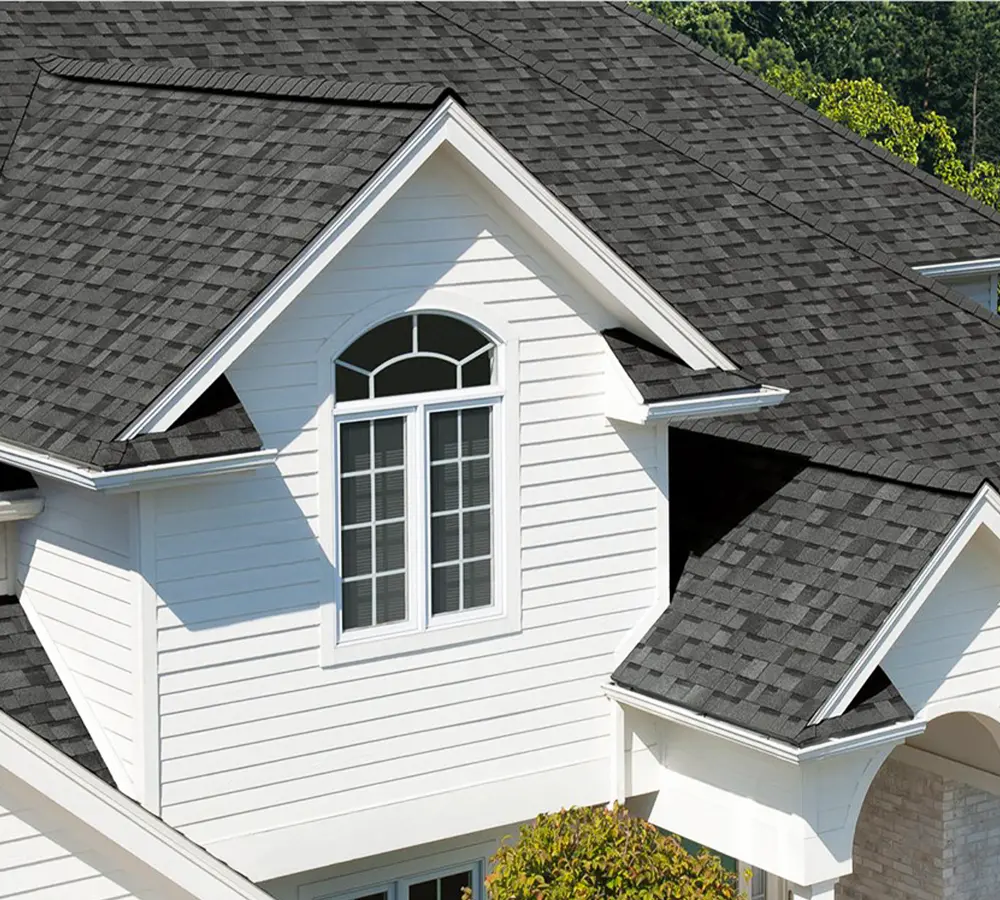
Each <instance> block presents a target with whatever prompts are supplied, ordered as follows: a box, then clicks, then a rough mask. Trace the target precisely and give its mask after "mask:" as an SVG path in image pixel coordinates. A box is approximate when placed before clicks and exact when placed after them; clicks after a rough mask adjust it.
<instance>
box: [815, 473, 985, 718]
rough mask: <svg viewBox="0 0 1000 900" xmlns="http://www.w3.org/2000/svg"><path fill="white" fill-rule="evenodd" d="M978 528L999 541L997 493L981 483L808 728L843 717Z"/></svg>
mask: <svg viewBox="0 0 1000 900" xmlns="http://www.w3.org/2000/svg"><path fill="white" fill-rule="evenodd" d="M981 526H985V527H986V528H988V529H989V530H990V531H991V532H993V534H994V535H996V537H998V538H1000V493H997V491H996V490H995V489H994V488H993V487H991V486H990V485H989V484H984V485H983V486H982V487H981V488H980V489H979V491H978V493H977V494H976V496H975V497H974V498H973V499H972V501H971V502H970V503H969V506H968V507H967V508H966V510H965V512H964V513H962V516H961V518H960V519H959V520H958V522H957V523H956V524H955V526H954V527H953V528H952V530H951V531H950V532H949V534H948V536H947V537H946V538H945V539H944V540H943V541H942V542H941V544H940V546H939V547H938V548H937V550H936V551H935V552H934V555H933V556H932V557H931V558H930V560H929V561H928V563H927V564H926V565H925V566H924V568H923V569H922V570H921V572H920V574H919V575H917V577H916V578H915V579H914V581H913V583H912V584H911V585H910V587H909V589H908V590H907V592H906V593H905V594H904V595H903V599H902V600H900V601H899V603H897V604H896V606H895V608H894V609H893V610H892V612H890V613H889V616H888V617H887V618H886V620H885V622H883V623H882V627H881V628H879V630H878V631H877V632H876V633H875V636H874V637H873V638H872V639H871V640H870V641H869V642H868V644H867V646H866V647H865V648H864V650H862V651H861V655H860V656H859V657H858V658H857V660H855V662H854V665H852V666H851V668H850V669H849V670H848V672H847V674H846V675H845V676H844V678H843V679H842V680H841V682H840V683H839V684H838V685H837V687H836V688H834V690H833V691H832V693H831V694H830V696H829V697H828V698H827V699H826V701H825V702H824V703H823V705H822V706H820V708H819V710H818V711H817V712H816V715H814V716H813V717H812V719H810V721H809V724H810V725H814V724H816V723H817V722H822V721H824V720H825V719H832V718H834V717H836V716H839V715H841V714H843V712H844V711H845V710H846V709H847V707H848V706H849V705H850V703H851V701H852V700H853V699H854V698H855V697H856V696H857V694H858V692H859V691H860V690H861V688H862V687H863V686H864V684H865V682H866V681H867V680H868V679H869V677H871V674H872V672H874V671H875V668H876V666H878V665H879V664H880V663H881V662H882V660H883V659H884V658H885V655H886V654H887V653H888V652H889V650H890V648H891V647H892V645H893V644H894V643H895V642H896V641H897V639H898V638H899V636H900V635H901V634H902V633H903V630H904V629H905V628H906V626H907V625H909V624H910V622H911V621H912V620H913V617H914V616H915V615H916V614H917V613H918V612H919V611H920V608H921V607H922V606H923V605H924V603H925V602H926V600H927V598H928V597H929V596H930V594H931V591H933V590H934V588H935V587H937V585H938V583H939V582H940V581H941V579H942V578H943V577H944V575H945V573H946V572H947V571H948V569H950V568H951V566H952V564H953V563H954V562H955V560H956V559H957V557H958V555H959V553H961V552H962V550H963V549H964V548H965V545H966V544H968V543H969V541H970V540H971V539H972V536H973V535H974V534H975V533H976V531H977V530H978V529H979V528H980V527H981Z"/></svg>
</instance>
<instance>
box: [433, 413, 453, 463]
mask: <svg viewBox="0 0 1000 900" xmlns="http://www.w3.org/2000/svg"><path fill="white" fill-rule="evenodd" d="M456 456H458V413H457V412H443V413H432V414H431V459H434V460H438V459H454V458H455V457H456Z"/></svg>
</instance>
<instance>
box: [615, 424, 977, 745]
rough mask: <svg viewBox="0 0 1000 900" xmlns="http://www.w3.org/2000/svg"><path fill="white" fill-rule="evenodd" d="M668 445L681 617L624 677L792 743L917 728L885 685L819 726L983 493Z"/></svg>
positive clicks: (723, 446)
mask: <svg viewBox="0 0 1000 900" xmlns="http://www.w3.org/2000/svg"><path fill="white" fill-rule="evenodd" d="M670 434H671V438H670V475H671V478H670V483H671V497H670V539H671V551H670V555H671V559H670V572H671V580H672V581H673V582H674V586H673V592H672V595H671V601H670V606H669V607H668V608H667V610H666V611H665V612H664V613H663V615H662V616H660V618H659V620H658V621H657V623H656V624H655V625H654V626H653V628H652V629H651V630H650V631H649V633H648V634H646V636H645V637H644V638H643V639H642V640H641V641H640V642H639V644H638V645H637V646H636V648H635V649H634V650H633V651H632V652H631V653H630V654H629V656H628V657H627V658H626V659H625V660H624V662H622V664H621V665H620V666H619V667H618V669H617V670H616V671H615V673H614V675H613V678H614V680H615V681H616V682H617V683H619V684H622V685H624V686H626V687H629V688H631V689H633V690H636V691H639V692H640V693H644V694H649V695H651V696H655V697H659V698H662V699H664V700H667V701H669V702H671V703H675V704H677V705H679V706H683V707H686V708H688V709H692V710H695V711H697V712H700V713H703V714H705V715H709V716H712V717H714V718H717V719H721V720H723V721H726V722H731V723H733V724H735V725H741V726H743V727H746V728H749V729H751V730H753V731H756V732H759V733H761V734H765V735H768V736H770V737H773V738H776V739H778V740H782V741H785V742H787V743H790V744H802V743H806V742H810V741H813V740H818V739H821V738H823V737H829V736H832V735H833V734H839V733H842V731H844V730H851V729H852V728H857V727H872V726H873V724H886V723H887V721H897V720H899V719H901V718H907V717H908V716H909V710H908V709H907V708H906V705H905V703H903V702H902V699H901V698H900V697H899V696H898V694H896V693H895V689H894V688H893V689H890V688H889V687H886V688H885V689H884V691H883V692H882V693H881V694H879V695H877V696H876V697H875V698H874V699H872V698H869V701H868V704H867V705H864V704H862V706H861V707H859V709H858V710H856V711H854V712H853V715H852V714H851V713H848V714H845V716H844V717H842V718H843V719H844V722H841V723H835V722H828V723H824V726H823V727H821V728H820V729H807V728H806V726H807V723H808V721H809V719H810V718H811V717H812V716H813V715H814V714H815V713H816V711H817V710H818V709H819V707H820V705H821V704H822V702H823V700H825V698H826V697H827V696H829V693H830V691H831V690H832V689H833V688H834V687H835V686H836V685H837V684H838V683H839V682H840V681H841V680H842V679H843V677H844V676H845V675H846V673H847V671H848V669H849V668H850V666H851V664H852V663H853V662H854V660H855V659H856V658H857V656H858V654H859V653H860V651H861V649H862V648H863V647H864V646H865V645H866V644H867V643H868V641H869V640H870V639H871V638H872V636H873V635H874V634H875V632H876V631H877V629H878V628H879V626H880V625H881V624H882V622H884V621H885V618H886V616H887V615H888V614H889V612H890V611H891V610H892V608H893V607H894V606H895V604H896V603H897V602H898V601H899V599H900V598H901V597H902V596H903V594H904V592H905V591H906V589H907V587H908V586H909V585H910V583H911V582H912V581H913V579H914V577H915V576H916V575H917V573H918V572H919V571H920V570H921V568H922V567H923V566H924V565H925V564H926V563H927V562H928V560H929V559H930V558H931V556H932V555H933V553H934V551H935V549H936V548H937V546H938V544H939V543H940V541H941V540H942V538H943V537H944V536H945V535H946V534H947V533H948V531H949V530H950V529H951V528H952V527H953V526H954V524H955V523H956V522H957V521H958V519H959V517H960V516H961V514H962V512H963V511H964V510H965V508H966V507H967V506H968V503H969V500H970V499H971V495H970V494H963V493H946V492H941V491H936V490H932V489H927V488H921V487H916V486H913V485H909V484H903V483H898V482H893V481H888V480H883V479H879V478H874V477H870V476H861V475H855V474H852V473H845V472H843V471H839V470H836V469H831V468H827V467H824V466H818V465H816V464H814V463H813V462H812V461H811V460H809V459H808V458H807V457H803V456H798V455H794V454H787V453H781V452H778V451H774V450H766V449H762V448H757V447H752V446H749V445H746V444H741V443H737V442H735V441H729V440H725V439H720V438H716V437H711V436H706V435H701V434H698V433H695V432H688V431H685V430H683V429H671V432H670Z"/></svg>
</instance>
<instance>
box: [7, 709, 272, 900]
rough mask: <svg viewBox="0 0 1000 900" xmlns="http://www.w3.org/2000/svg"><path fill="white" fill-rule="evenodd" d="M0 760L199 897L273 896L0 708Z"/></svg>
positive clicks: (253, 899)
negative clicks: (0, 711) (2, 711)
mask: <svg viewBox="0 0 1000 900" xmlns="http://www.w3.org/2000/svg"><path fill="white" fill-rule="evenodd" d="M0 765H2V767H3V768H4V769H6V770H7V771H9V772H10V773H11V774H12V775H14V776H15V777H16V778H18V779H20V780H21V781H22V782H24V783H25V784H27V785H28V786H29V787H31V788H32V789H33V790H36V791H38V792H39V793H41V794H42V795H44V796H45V797H48V798H49V799H50V800H52V801H53V802H54V803H56V804H58V805H59V806H60V807H62V808H63V809H64V810H66V812H68V813H69V814H70V815H72V816H74V817H75V818H77V819H79V820H81V821H82V822H84V823H85V824H86V825H88V826H89V827H91V828H93V829H94V830H95V831H97V832H99V833H100V834H101V835H103V836H104V837H105V838H107V839H108V840H110V841H111V842H113V843H114V844H116V845H117V846H119V847H121V848H122V849H123V850H124V851H125V852H127V853H129V854H130V855H131V856H133V857H135V858H136V859H138V860H141V861H142V862H143V863H145V864H146V865H148V866H149V867H151V868H152V869H154V870H155V871H157V872H159V873H160V874H161V875H163V877H164V878H166V879H167V880H169V881H171V882H172V883H174V884H176V885H177V886H178V887H179V888H181V889H182V890H184V891H186V892H187V893H189V894H191V895H192V896H194V897H197V898H198V900H271V898H270V895H268V894H266V893H264V891H262V890H261V889H260V888H258V887H257V886H256V885H254V884H252V883H251V882H250V881H248V880H247V879H246V878H244V877H243V876H242V875H240V874H239V873H237V872H235V871H234V870H233V869H230V868H229V867H228V866H226V865H225V864H224V863H222V862H220V861H219V860H217V859H216V858H215V857H214V856H212V855H211V854H210V853H208V851H206V850H204V849H202V848H201V847H199V846H198V845H197V844H195V843H194V842H192V841H191V840H189V839H188V838H186V837H184V835H182V834H181V833H180V832H178V831H176V830H175V829H173V828H171V827H170V826H169V825H167V824H165V823H164V822H163V821H161V820H160V819H158V818H157V817H156V816H154V815H152V814H151V813H149V812H147V811H146V810H144V809H143V808H142V807H141V806H139V804H137V803H135V802H134V801H132V800H130V799H129V798H128V797H126V796H125V795H124V794H122V793H121V792H120V791H117V790H116V789H115V788H113V787H111V786H110V785H108V784H105V783H104V782H103V781H101V779H99V778H98V777H97V776H96V775H94V774H93V773H92V772H89V771H87V770H86V769H84V768H83V767H82V766H80V765H79V764H78V763H76V762H74V761H73V760H72V759H70V758H69V757H68V756H66V755H65V754H64V753H62V752H61V751H59V750H57V749H56V748H55V747H53V746H52V745H51V744H49V743H47V742H46V741H43V740H42V739H41V738H40V737H38V736H37V735H35V734H34V733H33V732H31V731H29V730H28V729H27V728H25V727H24V726H23V725H21V724H20V723H18V722H16V721H14V719H12V718H11V717H10V716H9V715H7V714H6V713H0Z"/></svg>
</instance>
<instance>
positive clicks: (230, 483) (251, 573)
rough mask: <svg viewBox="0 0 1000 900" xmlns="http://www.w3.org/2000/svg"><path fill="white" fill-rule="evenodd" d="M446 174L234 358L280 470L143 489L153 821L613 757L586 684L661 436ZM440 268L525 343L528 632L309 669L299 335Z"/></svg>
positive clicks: (308, 507) (306, 807) (327, 811)
mask: <svg viewBox="0 0 1000 900" xmlns="http://www.w3.org/2000/svg"><path fill="white" fill-rule="evenodd" d="M425 176H426V177H425ZM456 183H457V182H456V181H455V179H454V178H453V177H450V176H449V175H448V174H447V173H446V174H445V175H442V173H441V172H440V171H438V172H435V171H433V170H431V172H430V173H425V175H421V176H418V178H417V179H415V180H414V182H411V184H410V185H409V186H408V187H407V189H406V190H405V193H404V194H403V195H402V196H400V197H397V198H396V199H394V200H393V201H392V202H391V203H390V205H389V206H388V207H387V208H386V209H385V210H383V212H382V213H381V214H380V215H379V216H378V217H377V218H376V219H375V221H374V222H373V223H371V224H370V225H369V227H368V228H367V229H366V230H365V231H364V232H363V233H362V234H361V235H359V237H358V239H357V240H356V243H355V245H354V246H352V247H351V248H348V250H347V251H346V252H345V253H344V255H343V256H342V257H341V259H340V260H338V262H337V264H336V267H335V268H334V269H333V270H332V271H328V272H327V273H325V275H324V276H322V278H321V279H320V280H319V281H318V282H317V283H314V285H312V286H311V287H310V289H309V290H308V292H307V293H305V294H304V295H303V296H301V297H299V298H298V299H297V300H296V302H295V303H294V304H293V306H292V308H291V309H290V310H289V311H288V312H286V313H285V314H284V315H283V316H282V317H281V318H280V319H279V320H278V321H277V322H276V323H275V324H274V325H273V326H272V327H271V328H270V329H269V330H268V332H267V333H265V335H264V336H263V337H262V338H261V339H260V341H259V342H258V343H257V344H256V345H255V346H254V347H253V348H251V350H250V351H249V352H248V353H247V355H246V356H245V357H244V358H243V359H242V360H241V361H240V363H239V365H238V367H237V368H236V370H235V371H233V372H232V373H231V378H232V381H233V384H234V386H235V388H236V390H237V392H238V393H239V395H240V397H241V399H242V401H243V402H244V404H245V405H246V407H247V409H248V410H249V412H250V415H251V417H252V418H253V419H254V421H255V423H256V424H257V426H258V428H259V429H260V430H261V432H262V435H263V438H264V442H265V445H267V446H276V447H278V448H279V449H280V450H281V451H282V452H281V455H280V457H279V464H278V472H277V473H273V474H266V473H258V474H257V475H254V476H240V477H236V478H232V479H228V480H227V481H226V482H225V483H223V482H221V481H220V482H218V483H215V484H210V485H199V486H198V487H197V488H192V489H189V490H177V491H170V492H169V493H167V492H163V493H162V494H161V496H160V497H158V498H157V511H156V522H157V531H158V540H157V546H158V561H157V589H158V593H159V594H160V596H161V598H162V600H161V605H160V608H159V612H158V624H159V629H160V631H159V642H160V643H159V650H160V652H159V667H160V690H161V716H162V721H161V731H162V757H163V762H162V773H163V815H164V817H165V818H166V819H167V820H168V821H170V822H172V823H176V824H180V825H182V826H185V830H186V831H188V833H190V834H191V835H192V837H194V838H195V839H196V840H200V841H204V842H213V841H218V840H222V839H225V838H228V837H232V836H236V835H240V834H247V833H252V832H255V831H259V830H264V829H274V828H280V827H282V826H283V825H289V824H292V823H296V822H301V821H306V820H310V819H314V818H321V817H324V816H329V815H334V814H337V813H343V812H347V811H350V810H356V809H361V808H365V807H370V806H379V805H384V804H389V803H393V802H398V801H400V800H404V799H406V798H408V797H418V796H424V795H428V794H434V793H440V792H443V791H448V790H452V789H456V788H459V787H462V786H464V785H474V784H480V783H485V782H490V781H496V780H498V779H506V778H515V777H517V776H519V775H525V774H528V773H532V772H539V771H544V770H547V769H551V768H554V767H560V766H571V765H574V764H578V763H583V762H587V761H590V760H593V759H597V758H601V757H603V756H606V755H607V752H608V748H607V732H608V724H607V722H608V717H607V703H606V701H605V700H604V699H603V697H602V696H601V694H600V691H599V685H600V683H601V681H602V679H605V678H606V677H607V675H608V672H609V671H610V667H611V654H612V653H613V651H614V649H615V647H616V645H617V644H618V643H619V641H620V640H621V639H622V638H623V637H624V635H625V634H626V633H627V631H628V630H629V628H630V627H631V626H632V625H633V623H634V622H635V620H636V618H637V616H638V615H639V614H640V613H641V612H642V611H643V610H644V609H646V608H647V607H648V606H649V605H650V603H652V602H653V592H654V590H655V584H656V571H655V560H656V534H655V504H656V489H655V487H654V481H653V473H652V471H651V468H652V466H653V465H654V459H655V447H654V444H653V440H652V436H651V434H649V433H646V432H642V431H640V430H638V429H628V430H625V431H620V430H616V429H615V428H614V427H612V426H611V425H610V424H609V423H608V421H607V418H606V417H605V414H604V395H603V373H604V355H603V354H604V343H603V338H602V337H601V336H600V334H599V330H600V328H603V327H607V326H609V325H612V324H614V323H613V322H612V321H610V320H609V319H608V317H607V314H606V313H604V312H603V311H602V310H601V309H600V308H599V307H598V306H597V305H596V304H595V303H594V302H593V301H592V300H590V299H589V298H586V297H582V296H578V295H577V294H575V293H571V291H572V289H569V290H568V289H567V288H566V287H565V286H564V284H563V283H562V281H561V280H560V279H559V278H557V277H554V276H553V275H552V273H550V272H549V271H547V270H544V269H543V264H542V263H540V262H539V259H537V258H536V257H534V256H532V255H529V254H528V253H527V252H526V251H525V250H524V247H525V246H526V245H527V239H526V238H524V237H523V236H521V235H513V234H512V232H513V229H512V228H511V226H510V225H509V223H507V222H505V221H504V220H503V218H502V216H500V215H499V214H498V213H496V211H491V212H490V213H489V214H487V212H486V211H484V207H483V205H482V202H481V200H479V199H476V198H475V196H473V195H470V193H469V192H464V193H463V192H462V191H459V190H458V189H457V188H456V187H455V185H456ZM515 238H516V239H515ZM442 285H447V286H450V287H452V288H453V289H454V290H456V291H458V292H460V293H462V294H463V295H465V296H468V297H470V298H473V300H474V301H475V302H477V303H482V304H483V305H484V306H487V307H492V308H493V310H494V313H495V314H496V313H499V315H500V316H501V317H502V318H504V319H505V320H506V321H508V322H509V323H511V328H512V330H513V331H515V332H516V333H517V334H518V335H519V337H520V367H519V371H518V372H516V373H512V374H513V375H514V376H515V377H513V378H511V382H515V383H519V385H520V387H519V396H518V389H517V387H515V388H514V389H513V391H512V392H511V393H509V394H508V397H507V401H508V402H519V403H520V418H521V426H520V441H521V450H520V453H521V473H520V480H521V492H520V497H521V504H522V508H523V513H522V517H523V521H522V529H521V547H520V548H519V549H520V553H521V563H522V587H523V615H522V623H523V631H522V633H520V634H516V635H511V636H507V637H501V638H496V639H493V640H489V641H483V642H479V643H472V644H458V645H456V646H453V647H448V648H442V649H437V650H429V651H425V652H420V653H413V654H408V655H405V656H400V657H395V658H384V659H377V660H371V661H368V662H359V663H355V664H352V665H348V666H339V667H334V668H332V669H321V668H320V667H319V665H318V661H319V648H318V641H319V637H320V634H319V627H318V626H319V601H320V596H321V594H320V592H321V590H323V588H322V578H323V569H322V567H323V566H324V565H325V563H324V561H323V558H322V555H321V551H320V548H319V545H318V542H317V538H316V535H317V534H318V529H319V525H318V518H317V517H318V510H319V502H318V497H317V491H318V477H317V467H318V465H319V464H320V462H319V460H318V456H317V447H318V443H317V423H316V407H317V404H318V402H319V396H318V379H319V377H320V371H321V370H320V367H321V366H328V365H329V364H330V362H329V360H328V359H317V358H316V353H317V352H318V350H319V347H320V346H322V344H323V343H324V342H325V341H326V340H327V338H329V337H330V336H331V335H334V334H335V333H336V332H337V330H338V329H343V333H345V334H349V333H353V331H355V330H357V327H358V326H356V325H352V324H351V315H352V313H353V312H354V311H355V310H360V309H363V308H365V307H366V306H368V305H370V304H371V303H373V302H377V301H379V300H380V299H382V298H383V297H384V296H386V295H387V294H389V293H392V292H393V291H396V290H398V289H400V288H409V287H412V288H418V289H420V288H423V289H426V288H429V287H433V286H442ZM402 302H403V301H401V303H402ZM404 309H405V306H401V308H400V312H402V311H404ZM474 312H475V310H474V309H473V310H470V314H474ZM237 504H238V505H237ZM206 523H210V524H206ZM517 549H518V548H515V552H517ZM572 801H573V798H572V797H567V798H566V802H567V803H570V802H572Z"/></svg>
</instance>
